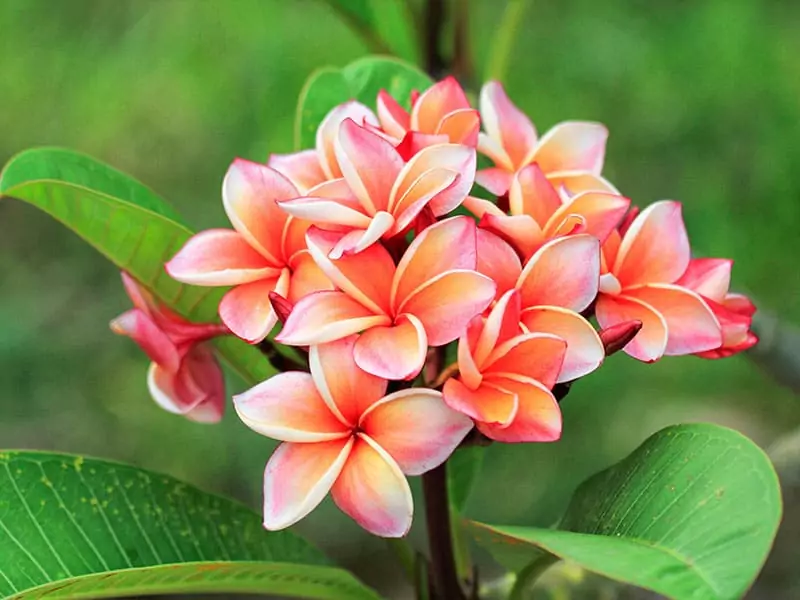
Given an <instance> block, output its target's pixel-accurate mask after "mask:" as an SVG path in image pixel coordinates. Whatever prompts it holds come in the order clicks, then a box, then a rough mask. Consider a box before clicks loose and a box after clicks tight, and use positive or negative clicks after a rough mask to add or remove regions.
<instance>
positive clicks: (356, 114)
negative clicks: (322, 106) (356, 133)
mask: <svg viewBox="0 0 800 600" xmlns="http://www.w3.org/2000/svg"><path fill="white" fill-rule="evenodd" d="M345 119H352V120H353V121H354V122H355V123H357V124H362V123H368V124H372V125H377V124H378V120H377V119H376V118H375V115H374V113H373V112H372V111H371V110H370V109H369V108H367V107H366V106H364V105H363V104H361V103H360V102H356V101H355V100H351V101H350V102H345V103H344V104H340V105H339V106H337V107H336V108H334V109H333V110H331V112H329V113H328V114H327V116H326V117H325V118H324V119H323V120H322V123H320V125H319V127H318V128H317V155H318V156H319V160H320V165H321V166H322V170H323V172H324V173H325V175H326V177H327V178H328V179H336V178H338V177H341V176H342V170H341V169H340V168H339V163H338V161H337V160H336V151H335V143H336V138H337V137H338V135H339V127H340V126H341V124H342V122H343V121H344V120H345Z"/></svg>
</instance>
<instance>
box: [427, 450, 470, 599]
mask: <svg viewBox="0 0 800 600" xmlns="http://www.w3.org/2000/svg"><path fill="white" fill-rule="evenodd" d="M422 491H423V494H424V495H425V519H426V521H427V524H428V544H429V545H430V551H431V576H432V579H433V584H434V589H435V591H436V597H437V598H439V599H440V600H464V598H465V596H464V591H463V590H462V589H461V584H460V583H459V581H458V575H457V573H456V562H455V554H454V552H453V535H452V531H451V523H450V500H449V499H448V497H447V463H446V462H445V463H442V464H441V465H439V466H438V467H436V468H435V469H433V470H431V471H428V472H427V473H425V474H424V475H423V476H422Z"/></svg>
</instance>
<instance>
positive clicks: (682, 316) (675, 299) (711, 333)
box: [625, 284, 722, 356]
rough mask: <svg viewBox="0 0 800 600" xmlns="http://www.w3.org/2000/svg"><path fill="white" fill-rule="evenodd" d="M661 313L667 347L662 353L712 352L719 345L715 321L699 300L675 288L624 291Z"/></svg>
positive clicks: (719, 332) (670, 286) (657, 286)
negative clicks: (664, 323)
mask: <svg viewBox="0 0 800 600" xmlns="http://www.w3.org/2000/svg"><path fill="white" fill-rule="evenodd" d="M625 296H626V297H628V298H636V299H637V300H640V301H642V302H645V303H646V304H648V305H650V306H652V307H653V308H654V309H655V310H657V311H658V312H659V313H661V316H663V317H664V320H665V321H666V323H667V332H668V337H667V347H666V349H665V350H664V354H666V355H668V356H681V355H684V354H693V353H695V352H704V351H706V350H713V349H714V348H718V347H719V346H720V345H721V344H722V330H721V328H720V324H719V321H718V320H717V318H716V317H715V316H714V313H713V312H712V311H711V309H710V308H709V306H708V304H706V303H705V302H704V301H703V299H702V298H701V297H700V296H699V295H698V294H696V293H695V292H692V291H690V290H687V289H686V288H682V287H679V286H676V285H666V284H663V285H646V286H643V287H638V288H634V289H628V290H625Z"/></svg>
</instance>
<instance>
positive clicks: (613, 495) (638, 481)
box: [470, 424, 781, 600]
mask: <svg viewBox="0 0 800 600" xmlns="http://www.w3.org/2000/svg"><path fill="white" fill-rule="evenodd" d="M780 516H781V499H780V488H779V486H778V480H777V477H776V475H775V471H774V470H773V468H772V465H771V464H770V462H769V459H768V458H767V457H766V455H765V454H764V453H763V452H762V451H761V450H760V449H759V448H758V447H757V446H756V445H755V444H753V443H752V442H751V441H750V440H748V439H747V438H745V437H744V436H742V435H741V434H739V433H737V432H735V431H731V430H730V429H725V428H723V427H719V426H716V425H706V424H695V425H677V426H673V427H668V428H666V429H663V430H662V431H660V432H658V433H656V434H654V435H653V436H651V437H650V438H649V439H648V440H647V441H645V442H644V444H642V445H641V446H640V447H639V448H638V449H637V450H635V451H634V452H633V453H632V454H631V455H630V456H628V457H627V458H625V459H624V460H623V461H621V462H620V463H618V464H617V465H615V466H613V467H611V468H610V469H607V470H606V471H603V472H602V473H599V474H598V475H595V476H594V477H592V478H590V479H589V480H588V481H586V482H585V483H584V484H582V485H581V486H580V487H579V488H578V490H577V492H576V493H575V496H574V497H573V499H572V502H571V503H570V506H569V508H568V509H567V512H566V515H565V516H564V519H563V520H562V523H561V524H560V526H559V529H557V530H553V529H538V528H532V527H493V526H487V525H482V524H479V523H472V524H471V525H470V528H471V530H472V531H473V532H474V533H475V534H476V535H477V537H478V540H479V541H480V542H481V543H483V544H486V546H487V547H488V548H489V549H490V550H491V551H492V552H493V553H495V554H496V557H498V558H499V559H501V560H502V561H503V562H504V563H505V564H511V565H513V566H514V567H519V566H520V565H522V564H524V563H530V562H531V560H532V559H533V560H534V562H533V563H532V564H531V566H530V567H528V569H529V570H530V571H531V572H535V571H537V568H536V567H537V564H540V565H541V564H547V562H548V561H549V560H552V555H554V556H556V557H559V558H563V559H566V560H569V561H571V562H573V563H576V564H578V565H579V566H581V567H583V568H585V569H588V570H590V571H594V572H596V573H599V574H601V575H604V576H606V577H610V578H612V579H616V580H618V581H623V582H626V583H630V584H633V585H637V586H640V587H643V588H647V589H650V590H653V591H655V592H658V593H660V594H663V595H665V596H668V597H670V598H677V599H690V598H691V599H698V600H699V599H703V600H715V599H720V600H722V599H726V600H727V599H732V598H739V597H741V595H742V594H743V593H744V592H745V591H746V590H747V588H748V587H749V586H750V584H751V583H752V582H753V580H754V579H755V577H756V575H757V574H758V571H759V569H760V568H761V565H762V564H763V562H764V560H765V559H766V557H767V554H768V552H769V549H770V546H771V544H772V540H773V538H774V536H775V533H776V531H777V528H778V523H779V522H780ZM542 551H545V552H546V553H549V554H544V553H543V552H542Z"/></svg>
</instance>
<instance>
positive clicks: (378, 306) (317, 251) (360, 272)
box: [306, 227, 395, 314]
mask: <svg viewBox="0 0 800 600" xmlns="http://www.w3.org/2000/svg"><path fill="white" fill-rule="evenodd" d="M340 238H341V235H340V234H336V233H333V232H329V231H323V230H322V229H318V228H316V227H312V228H311V229H309V230H308V234H307V235H306V241H307V243H308V251H309V253H310V254H311V257H312V258H313V259H314V262H316V263H317V265H318V266H319V268H320V269H322V271H323V272H324V273H325V274H326V275H327V276H328V278H329V279H330V280H331V281H332V282H333V283H334V284H335V285H336V286H337V287H338V288H339V289H341V290H342V291H343V292H345V293H346V294H347V295H349V296H350V297H352V298H354V299H355V300H357V301H358V302H360V303H361V304H363V305H364V306H366V307H368V308H369V309H371V310H372V311H373V312H374V313H375V314H388V313H389V312H390V303H389V295H390V293H391V286H392V275H393V274H394V272H395V266H394V261H393V260H392V257H391V256H390V255H389V252H388V251H387V250H386V248H384V247H383V246H381V245H380V244H373V245H372V246H370V247H369V248H367V249H365V250H364V251H362V252H359V253H358V254H350V255H347V256H342V257H341V258H339V259H337V260H332V259H331V256H330V255H331V253H332V252H333V250H334V248H335V247H336V244H337V243H338V242H339V240H340Z"/></svg>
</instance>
